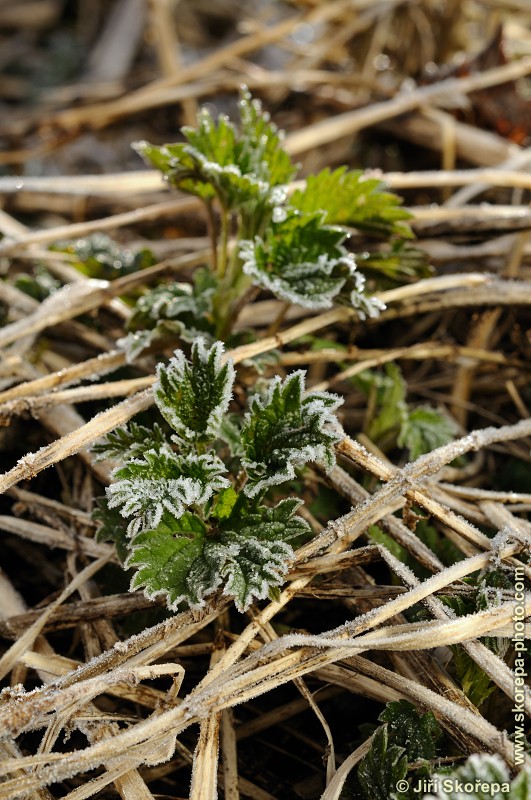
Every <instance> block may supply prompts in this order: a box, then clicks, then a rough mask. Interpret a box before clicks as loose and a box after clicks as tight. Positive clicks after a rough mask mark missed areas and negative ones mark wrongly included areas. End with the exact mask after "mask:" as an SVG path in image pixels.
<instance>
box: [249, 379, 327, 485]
mask: <svg viewBox="0 0 531 800" xmlns="http://www.w3.org/2000/svg"><path fill="white" fill-rule="evenodd" d="M304 384H305V380H304V373H303V372H302V371H297V372H294V373H292V374H291V375H289V376H288V377H287V378H286V379H285V380H284V381H281V380H280V378H279V377H278V376H277V377H275V378H274V380H273V381H272V382H271V385H270V387H269V390H268V392H267V395H266V396H265V398H259V397H255V398H254V399H253V400H252V402H251V405H250V411H249V413H248V414H247V415H246V418H245V422H244V426H243V429H242V432H241V441H242V444H243V447H244V451H245V456H244V458H243V459H242V465H243V467H244V469H245V470H246V472H247V475H248V481H247V484H246V486H245V489H244V491H245V493H246V494H247V495H248V496H249V497H255V496H256V495H258V494H259V493H260V492H262V491H263V490H265V489H267V488H268V487H269V486H274V485H276V484H279V483H284V481H287V480H290V479H291V478H293V477H294V475H295V467H296V466H301V465H303V464H306V463H308V462H310V461H313V462H316V463H318V464H323V465H324V466H325V467H326V469H331V468H332V467H333V465H334V463H335V454H334V444H335V442H337V441H339V439H340V438H341V433H340V432H339V424H338V422H337V420H336V418H335V416H334V411H335V410H336V409H337V408H338V406H339V405H340V404H341V403H342V400H341V398H339V397H338V396H337V395H332V394H328V393H327V392H311V393H309V394H307V395H305V396H303V393H304V388H305V386H304Z"/></svg>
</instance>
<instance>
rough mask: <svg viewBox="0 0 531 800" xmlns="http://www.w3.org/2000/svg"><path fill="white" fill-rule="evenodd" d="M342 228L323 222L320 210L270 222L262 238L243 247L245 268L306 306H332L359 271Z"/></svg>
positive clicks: (281, 294)
mask: <svg viewBox="0 0 531 800" xmlns="http://www.w3.org/2000/svg"><path fill="white" fill-rule="evenodd" d="M344 238H345V234H344V232H343V231H342V230H341V229H340V228H334V227H332V226H330V225H323V224H322V215H321V214H311V215H301V214H297V213H290V214H287V215H286V217H285V219H282V220H280V221H278V222H272V223H271V225H270V226H269V227H268V228H267V230H266V232H265V234H264V237H263V238H262V237H258V236H257V237H256V238H255V239H254V241H250V240H244V241H242V242H241V246H240V257H241V259H242V261H243V271H244V272H245V273H246V274H247V275H249V276H250V277H251V278H252V279H253V281H255V282H256V283H257V284H258V285H259V286H263V287H264V288H265V289H269V291H271V292H273V294H275V295H276V296H277V297H280V298H281V299H282V300H286V301H288V302H291V303H298V304H299V305H302V306H304V307H305V308H314V309H319V308H330V307H331V305H332V300H333V298H334V297H336V296H337V295H338V294H339V292H340V291H341V289H342V288H343V286H344V285H345V283H346V281H347V278H348V277H350V275H351V274H352V273H353V272H354V271H355V269H356V265H355V262H354V259H353V258H352V256H351V255H350V254H349V253H347V251H346V250H345V249H344V248H343V247H342V246H341V243H342V242H343V240H344Z"/></svg>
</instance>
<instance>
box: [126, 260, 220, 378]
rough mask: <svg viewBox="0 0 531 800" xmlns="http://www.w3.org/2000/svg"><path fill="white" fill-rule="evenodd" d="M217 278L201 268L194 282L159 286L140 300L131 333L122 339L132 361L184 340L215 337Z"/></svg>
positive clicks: (129, 328) (132, 318)
mask: <svg viewBox="0 0 531 800" xmlns="http://www.w3.org/2000/svg"><path fill="white" fill-rule="evenodd" d="M215 291H216V279H215V277H214V276H213V275H212V273H211V272H210V270H209V269H206V268H204V269H197V270H196V271H195V272H194V282H193V284H192V285H191V284H189V283H169V284H162V285H161V286H157V287H155V288H154V289H152V290H150V291H148V292H146V293H145V294H143V295H142V297H140V298H139V299H138V300H137V303H136V306H135V308H134V311H133V314H132V316H131V319H130V320H129V322H128V324H127V328H128V331H129V333H128V334H127V336H124V337H123V338H121V339H119V340H118V345H119V346H120V347H121V348H122V349H123V350H125V352H126V354H127V358H128V361H129V362H133V361H134V360H135V359H136V358H138V357H139V356H140V355H142V353H143V352H145V351H146V350H148V349H150V348H153V347H160V348H162V347H165V346H167V345H168V343H172V342H175V341H176V340H179V339H182V340H183V341H185V342H193V340H194V339H195V338H197V337H198V336H203V337H205V339H207V340H208V339H211V338H212V331H213V320H212V301H213V297H214V294H215Z"/></svg>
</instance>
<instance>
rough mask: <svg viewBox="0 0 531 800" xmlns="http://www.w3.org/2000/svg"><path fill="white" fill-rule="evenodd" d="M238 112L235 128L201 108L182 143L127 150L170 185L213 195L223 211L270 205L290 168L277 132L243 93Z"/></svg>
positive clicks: (291, 171)
mask: <svg viewBox="0 0 531 800" xmlns="http://www.w3.org/2000/svg"><path fill="white" fill-rule="evenodd" d="M239 110H240V126H239V128H237V127H236V126H235V125H233V124H232V123H231V122H230V121H229V120H228V119H227V117H225V116H219V117H218V119H217V120H214V119H213V118H212V116H211V114H210V113H209V112H208V111H207V110H206V109H204V108H203V109H202V110H201V111H200V112H199V115H198V120H197V127H196V128H191V127H185V128H183V129H182V132H183V134H184V136H185V137H186V140H187V141H186V142H185V143H183V144H166V145H162V146H161V147H157V146H155V145H152V144H149V143H148V142H137V143H136V144H135V145H133V146H134V147H135V149H136V150H137V152H139V153H140V155H141V156H142V157H143V158H144V160H145V161H146V162H147V163H148V164H150V165H152V166H154V167H156V168H157V169H159V170H161V172H162V173H163V175H164V177H165V179H166V180H167V181H168V182H169V183H170V184H171V185H172V186H175V187H177V188H179V189H181V190H182V191H185V192H189V193H191V194H195V195H197V196H198V197H201V198H202V199H203V200H206V201H209V200H211V199H213V198H214V197H218V198H219V200H220V202H221V204H222V206H223V207H224V208H225V209H227V210H232V211H236V210H238V209H239V210H242V209H244V208H245V207H246V206H248V205H249V204H251V205H259V204H267V203H272V202H273V201H274V198H273V197H272V188H273V187H276V186H281V185H284V184H286V183H288V182H289V181H290V180H291V178H292V177H293V174H294V170H295V168H294V166H293V165H292V163H291V159H290V158H289V156H288V154H287V153H286V151H285V150H284V149H283V147H282V134H281V133H280V132H279V131H278V129H277V128H276V126H275V125H274V124H273V123H272V122H270V119H269V115H268V114H266V113H265V112H263V111H262V108H261V105H260V103H259V101H257V100H252V99H251V96H250V94H249V93H248V92H247V91H246V90H244V91H243V92H242V96H241V99H240V104H239Z"/></svg>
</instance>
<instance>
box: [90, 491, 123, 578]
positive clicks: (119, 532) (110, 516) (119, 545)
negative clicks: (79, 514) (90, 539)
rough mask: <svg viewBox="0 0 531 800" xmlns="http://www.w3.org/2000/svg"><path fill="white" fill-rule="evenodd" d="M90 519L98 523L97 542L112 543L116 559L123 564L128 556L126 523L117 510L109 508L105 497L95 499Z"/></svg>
mask: <svg viewBox="0 0 531 800" xmlns="http://www.w3.org/2000/svg"><path fill="white" fill-rule="evenodd" d="M92 519H93V520H95V521H96V523H98V527H97V528H96V536H95V538H96V541H97V542H113V544H114V545H115V547H116V552H117V553H118V558H119V559H120V561H121V562H122V564H123V563H124V562H125V560H126V558H127V554H128V549H127V548H128V538H127V522H126V521H125V519H124V518H123V517H122V515H121V514H120V512H119V511H118V509H117V508H109V505H108V502H107V498H106V497H97V498H96V508H95V509H94V510H93V512H92Z"/></svg>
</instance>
